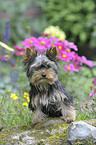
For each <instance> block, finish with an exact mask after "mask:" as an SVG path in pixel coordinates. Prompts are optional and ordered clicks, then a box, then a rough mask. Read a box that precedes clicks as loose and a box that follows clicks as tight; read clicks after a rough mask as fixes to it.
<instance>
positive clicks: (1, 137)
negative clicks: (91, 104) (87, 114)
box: [0, 118, 96, 145]
mask: <svg viewBox="0 0 96 145" xmlns="http://www.w3.org/2000/svg"><path fill="white" fill-rule="evenodd" d="M88 122H89V121H88ZM90 122H91V121H90ZM93 122H95V123H96V120H95V121H93V120H92V123H93ZM68 126H69V124H66V123H64V122H63V121H62V120H61V119H58V118H51V119H50V118H48V119H46V120H45V121H43V122H40V123H38V124H37V125H36V126H35V127H34V128H32V127H31V126H26V125H20V126H18V125H17V126H13V127H11V128H9V129H3V130H2V131H1V132H0V143H2V144H6V143H7V142H11V143H16V142H17V141H21V142H22V139H23V138H24V137H26V135H25V134H23V132H25V131H27V135H28V136H29V137H33V138H34V140H35V139H36V141H37V143H36V144H37V145H39V144H40V145H44V144H53V145H56V144H57V145H58V144H64V145H68V144H69V143H68V142H67V133H66V130H67V128H68ZM17 133H22V134H20V135H19V139H18V140H16V139H15V138H11V136H14V135H16V134H17ZM83 142H86V141H82V140H77V142H76V144H75V145H80V144H82V145H83ZM87 144H88V145H91V141H90V140H89V141H88V143H87Z"/></svg>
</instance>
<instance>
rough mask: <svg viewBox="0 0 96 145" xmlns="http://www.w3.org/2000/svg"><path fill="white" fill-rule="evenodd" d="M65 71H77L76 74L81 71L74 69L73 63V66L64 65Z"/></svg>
mask: <svg viewBox="0 0 96 145" xmlns="http://www.w3.org/2000/svg"><path fill="white" fill-rule="evenodd" d="M64 69H65V70H66V71H72V72H73V71H75V72H78V71H79V70H78V69H76V68H75V67H74V65H73V64H72V63H71V64H69V66H67V65H64Z"/></svg>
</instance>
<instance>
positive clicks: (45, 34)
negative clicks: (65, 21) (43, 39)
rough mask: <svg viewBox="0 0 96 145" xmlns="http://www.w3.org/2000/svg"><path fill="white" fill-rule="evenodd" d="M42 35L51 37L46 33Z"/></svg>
mask: <svg viewBox="0 0 96 145" xmlns="http://www.w3.org/2000/svg"><path fill="white" fill-rule="evenodd" d="M41 34H42V35H44V36H50V35H52V34H47V33H41Z"/></svg>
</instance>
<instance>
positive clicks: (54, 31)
mask: <svg viewBox="0 0 96 145" xmlns="http://www.w3.org/2000/svg"><path fill="white" fill-rule="evenodd" d="M44 33H46V34H51V35H50V37H57V38H59V40H65V38H66V35H65V33H64V32H63V31H62V30H61V29H60V28H59V27H58V26H49V27H48V28H46V29H45V30H44Z"/></svg>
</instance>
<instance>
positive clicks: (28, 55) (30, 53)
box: [24, 48, 37, 62]
mask: <svg viewBox="0 0 96 145" xmlns="http://www.w3.org/2000/svg"><path fill="white" fill-rule="evenodd" d="M36 55H37V54H36V51H35V50H34V49H30V48H26V51H25V55H24V60H25V61H26V62H27V61H29V59H30V58H31V57H36Z"/></svg>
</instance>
